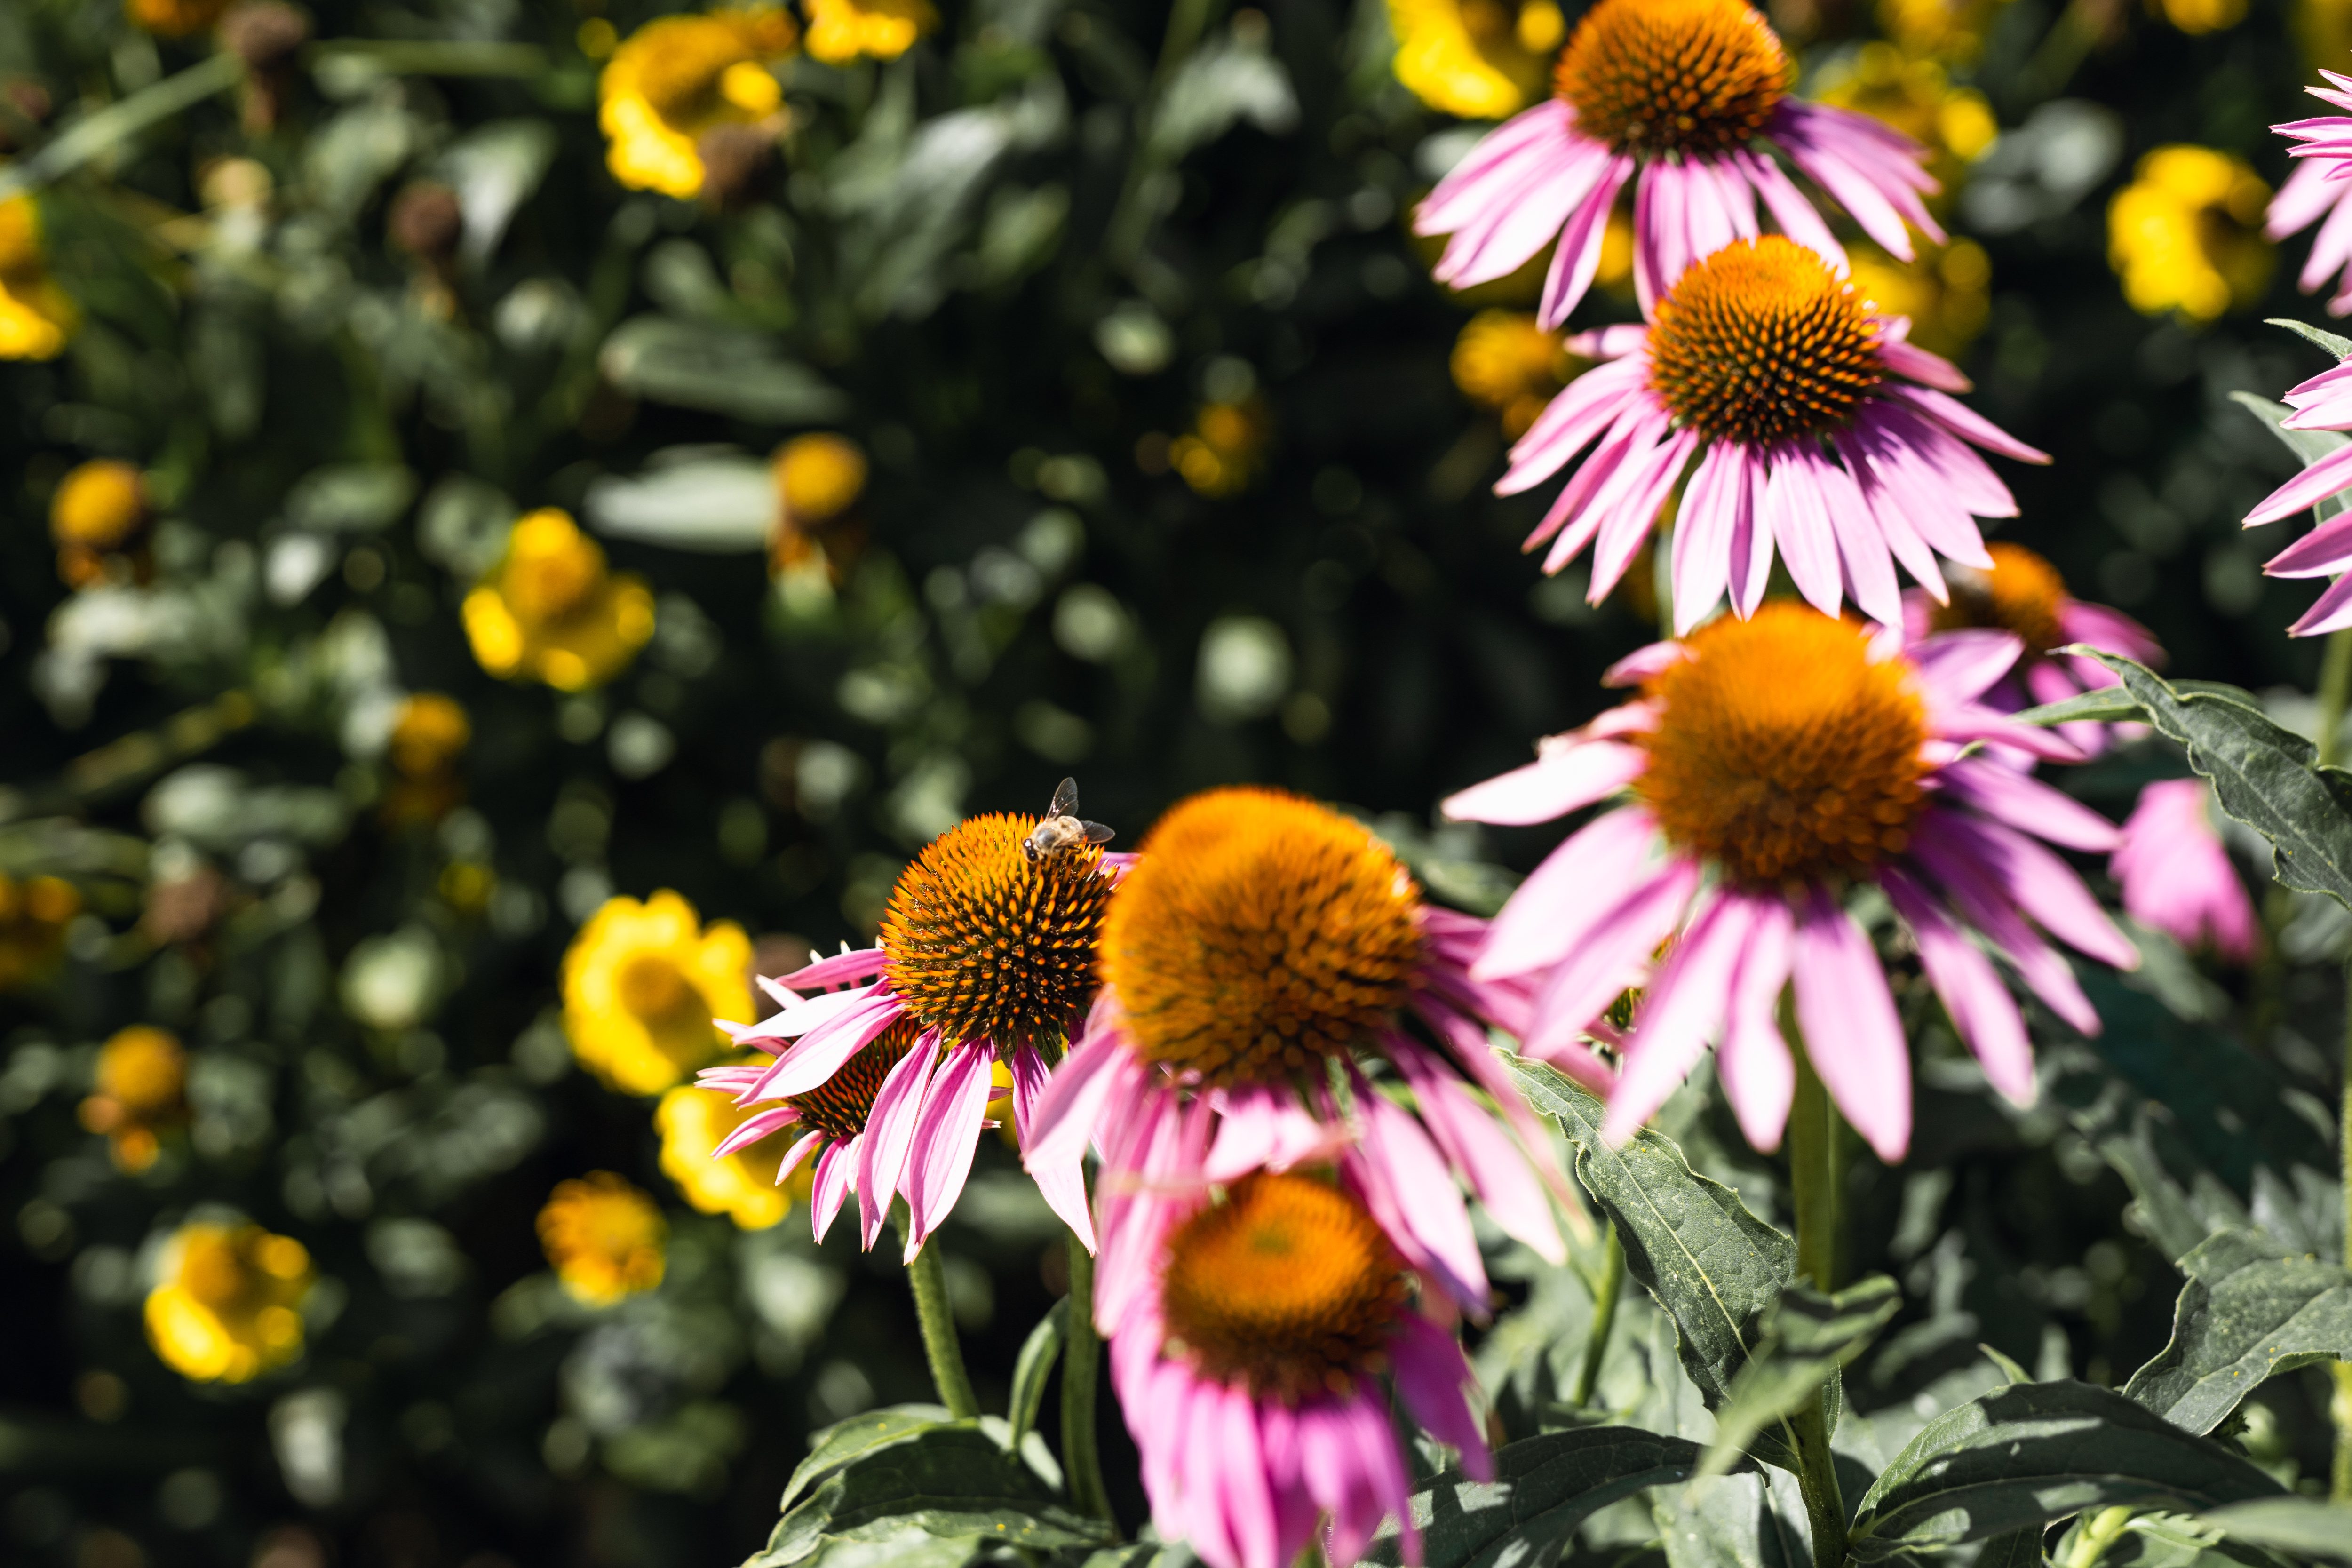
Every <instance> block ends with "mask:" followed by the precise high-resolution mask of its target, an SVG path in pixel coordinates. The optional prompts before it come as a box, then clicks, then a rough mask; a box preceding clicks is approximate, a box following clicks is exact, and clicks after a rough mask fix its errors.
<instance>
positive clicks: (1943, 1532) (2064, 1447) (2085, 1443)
mask: <svg viewBox="0 0 2352 1568" xmlns="http://www.w3.org/2000/svg"><path fill="white" fill-rule="evenodd" d="M2279 1490H2280V1488H2279V1484H2278V1483H2277V1482H2276V1481H2274V1480H2273V1479H2270V1477H2268V1476H2266V1475H2264V1474H2263V1472H2262V1471H2260V1470H2258V1469H2256V1468H2254V1467H2253V1466H2252V1465H2250V1464H2248V1463H2247V1462H2246V1461H2245V1460H2244V1459H2242V1458H2239V1457H2238V1456H2237V1455H2235V1454H2233V1453H2231V1451H2230V1450H2229V1449H2227V1448H2224V1447H2221V1445H2220V1444H2218V1443H2215V1442H2213V1441H2212V1440H2211V1439H2210V1438H2206V1437H2200V1436H2197V1435H2196V1434H2195V1433H2192V1432H2186V1431H2183V1430H2182V1429H2181V1428H2179V1427H2178V1426H2174V1425H2172V1424H2171V1423H2170V1422H2168V1421H2166V1420H2165V1419H2164V1418H2163V1417H2161V1416H2159V1415H2155V1414H2153V1413H2152V1412H2150V1411H2148V1410H2147V1409H2146V1408H2144V1407H2143V1406H2141V1405H2138V1404H2137V1403H2135V1402H2134V1401H2132V1400H2129V1399H2126V1398H2125V1397H2124V1396H2123V1395H2122V1394H2117V1393H2116V1392H2114V1391H2113V1390H2112V1389H2105V1388H2096V1387H2094V1386H2092V1385H2091V1384H2086V1383H2028V1384H2019V1385H2017V1386H2016V1387H2013V1388H2003V1389H1998V1390H1995V1391H1994V1392H1993V1393H1990V1394H1982V1395H1979V1397H1977V1398H1975V1399H1972V1400H1970V1401H1969V1402H1968V1403H1967V1404H1966V1405H1960V1406H1959V1407H1958V1408H1957V1409H1953V1410H1949V1411H1947V1412H1945V1413H1944V1414H1943V1415H1939V1416H1937V1418H1936V1419H1935V1420H1933V1421H1931V1422H1929V1423H1928V1424H1927V1426H1926V1427H1924V1428H1923V1429H1922V1430H1921V1431H1920V1433H1919V1435H1918V1436H1916V1437H1914V1438H1913V1439H1912V1440H1911V1442H1910V1444H1909V1446H1908V1447H1906V1448H1905V1449H1904V1450H1903V1452H1902V1453H1900V1454H1898V1455H1896V1456H1895V1459H1894V1462H1893V1463H1891V1464H1889V1465H1888V1466H1887V1467H1886V1470H1885V1474H1883V1475H1881V1476H1880V1477H1879V1478H1878V1480H1877V1482H1876V1484H1875V1485H1874V1486H1873V1487H1872V1488H1871V1489H1870V1490H1869V1491H1868V1492H1867V1493H1865V1494H1864V1497H1863V1500H1862V1502H1861V1504H1860V1506H1859V1507H1858V1508H1857V1509H1856V1510H1855V1512H1854V1520H1853V1541H1852V1546H1853V1556H1854V1558H1855V1560H1856V1561H1858V1562H1863V1563H1879V1562H1885V1560H1887V1559H1888V1558H1891V1557H1893V1556H1895V1555H1896V1554H1897V1553H1899V1552H1914V1551H1923V1550H1933V1549H1936V1548H1938V1547H1944V1546H1953V1545H1958V1543H1960V1542H1968V1541H1982V1540H1985V1539H1987V1538H1988V1537H1990V1536H1995V1535H2003V1534H2006V1533H2008V1532H2010V1531H2016V1530H2024V1529H2030V1528H2032V1527H2034V1526H2037V1525H2041V1524H2045V1523H2047V1522H2049V1521H2052V1520H2055V1519H2063V1518H2064V1517H2065V1516H2066V1515H2068V1514H2072V1513H2080V1512H2082V1511H2083V1510H2085V1509H2091V1508H2104V1507H2106V1506H2108V1505H2111V1504H2116V1503H2130V1504H2133V1505H2135V1506H2142V1507H2154V1506H2158V1505H2160V1504H2172V1505H2185V1506H2187V1507H2189V1508H2190V1509H2201V1508H2213V1507H2218V1506H2219V1505H2221V1504H2222V1503H2227V1502H2241V1501H2244V1500H2247V1499H2250V1498H2260V1497H2273V1496H2276V1495H2278V1493H2279Z"/></svg>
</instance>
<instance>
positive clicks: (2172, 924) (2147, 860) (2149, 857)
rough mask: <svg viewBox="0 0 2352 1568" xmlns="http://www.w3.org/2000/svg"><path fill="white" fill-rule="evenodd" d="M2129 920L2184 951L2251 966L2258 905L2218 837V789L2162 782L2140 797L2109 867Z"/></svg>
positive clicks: (2193, 783) (2183, 781) (2198, 782)
mask: <svg viewBox="0 0 2352 1568" xmlns="http://www.w3.org/2000/svg"><path fill="white" fill-rule="evenodd" d="M2108 865H2109V869H2110V870H2112V871H2113V872H2114V874H2115V879H2116V882H2118V883H2119V884H2121V886H2122V888H2123V895H2124V912H2125V913H2126V914H2127V915H2129V916H2131V918H2132V919H2134V920H2136V921H2138V922H2139V923H2140V924H2142V925H2144V926H2147V927H2149V928H2151V929H2152V930H2156V931H2163V932H2165V933H2166V934H2167V935H2168V936H2170V937H2171V938H2172V939H2173V940H2174V941H2176V942H2179V943H2180V945H2181V946H2183V947H2188V948H2196V947H2202V946H2205V945H2206V944H2208V943H2210V944H2211V945H2212V947H2213V948H2214V950H2215V951H2217V952H2220V953H2221V955H2222V956H2223V957H2225V958H2228V959H2230V960H2231V961H2232V962H2234V963H2252V961H2253V956H2254V948H2255V943H2256V941H2257V938H2256V935H2255V931H2256V927H2255V922H2254V907H2253V903H2252V900H2250V899H2248V898H2247V896H2246V886H2245V883H2244V882H2242V881H2241V880H2240V879H2239V877H2238V868H2237V867H2236V866H2234V865H2232V864H2231V860H2230V851H2229V849H2228V847H2226V846H2225V845H2224V844H2223V843H2222V841H2221V835H2220V834H2219V833H2217V832H2215V831H2214V829H2213V818H2212V786H2211V785H2210V784H2207V783H2206V782H2205V781H2204V780H2202V779H2193V778H2192V779H2164V780H2159V781H2158V783H2155V784H2149V785H2148V786H2147V788H2146V789H2143V790H2142V791H2140V795H2139V801H2138V804H2137V805H2136V806H2134V807H2133V810H2132V814H2131V816H2129V817H2128V818H2127V819H2126V821H2125V823H2124V829H2123V842H2122V844H2121V846H2120V847H2118V848H2117V849H2116V853H2115V858H2113V859H2112V860H2111V861H2110V862H2109V863H2108Z"/></svg>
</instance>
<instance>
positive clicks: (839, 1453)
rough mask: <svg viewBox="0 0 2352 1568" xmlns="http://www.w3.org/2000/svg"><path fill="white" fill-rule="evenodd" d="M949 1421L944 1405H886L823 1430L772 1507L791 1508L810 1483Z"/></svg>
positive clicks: (949, 1417) (812, 1441) (810, 1445)
mask: <svg viewBox="0 0 2352 1568" xmlns="http://www.w3.org/2000/svg"><path fill="white" fill-rule="evenodd" d="M953 1419H954V1417H953V1416H950V1415H949V1414H948V1413H947V1409H946V1407H945V1406H944V1405H885V1406H883V1407H882V1408H881V1409H879V1410H868V1411H866V1412H865V1413H864V1414H863V1415H853V1416H851V1417H850V1418H849V1419H848V1420H846V1421H841V1422H836V1423H835V1424H834V1425H833V1426H826V1427H824V1428H822V1429H820V1430H819V1431H818V1432H817V1433H816V1434H815V1435H814V1436H812V1437H811V1438H810V1439H809V1451H808V1458H804V1459H803V1460H802V1461H801V1462H800V1464H799V1465H798V1466H796V1467H795V1468H793V1479H791V1480H790V1481H788V1482H786V1483H785V1485H784V1498H783V1500H782V1502H780V1503H778V1504H777V1505H776V1506H777V1507H778V1508H780V1509H788V1508H790V1507H792V1506H793V1500H795V1499H797V1498H798V1497H799V1496H800V1495H801V1493H802V1491H803V1490H804V1489H806V1488H807V1487H808V1486H809V1485H810V1484H811V1483H813V1482H814V1481H815V1480H817V1479H819V1478H821V1477H823V1476H826V1475H830V1474H831V1473H832V1472H833V1471H835V1470H837V1469H839V1468H841V1467H842V1466H844V1465H845V1464H847V1463H849V1462H850V1461H851V1460H852V1459H855V1458H857V1457H858V1456H859V1455H860V1454H863V1453H866V1451H867V1450H869V1449H872V1448H878V1447H884V1446H885V1445H887V1444H891V1443H897V1442H901V1441H904V1440H905V1439H906V1438H908V1437H911V1436H914V1435H915V1434H917V1433H919V1432H924V1431H928V1430H929V1429H930V1428H931V1427H934V1426H945V1425H947V1424H948V1423H949V1422H950V1421H951V1420H953Z"/></svg>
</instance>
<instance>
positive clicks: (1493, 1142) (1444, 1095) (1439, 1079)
mask: <svg viewBox="0 0 2352 1568" xmlns="http://www.w3.org/2000/svg"><path fill="white" fill-rule="evenodd" d="M1386 1051H1387V1054H1388V1057H1389V1058H1390V1059H1391V1061H1393V1062H1395V1063H1396V1065H1397V1067H1398V1068H1399V1069H1400V1070H1402V1072H1403V1074H1404V1078H1405V1081H1406V1082H1407V1083H1409V1084H1411V1085H1412V1094H1413V1099H1414V1100H1415V1101H1416V1102H1417V1103H1418V1104H1419V1105H1420V1107H1421V1120H1422V1121H1423V1125H1425V1126H1426V1127H1427V1128H1428V1129H1429V1135H1430V1136H1431V1137H1432V1138H1433V1139H1435V1140H1436V1142H1437V1146H1438V1148H1439V1149H1441V1150H1442V1151H1444V1154H1445V1158H1446V1161H1447V1163H1450V1164H1452V1165H1453V1167H1454V1169H1455V1170H1457V1171H1459V1172H1461V1173H1462V1174H1463V1176H1464V1177H1465V1179H1466V1180H1467V1181H1468V1182H1469V1184H1470V1190H1471V1191H1472V1192H1473V1193H1475V1194H1477V1198H1478V1201H1479V1202H1480V1203H1481V1204H1484V1205H1486V1212H1487V1213H1488V1214H1490V1215H1494V1217H1495V1223H1496V1224H1497V1225H1499V1226H1502V1227H1503V1229H1504V1231H1505V1232H1506V1233H1507V1234H1508V1235H1510V1236H1511V1237H1514V1238H1515V1239H1517V1240H1518V1241H1521V1242H1524V1243H1525V1244H1526V1245H1527V1246H1528V1248H1529V1249H1530V1250H1531V1251H1533V1252H1534V1253H1535V1255H1536V1256H1537V1257H1538V1258H1542V1259H1543V1260H1544V1261H1545V1262H1547V1263H1552V1264H1561V1263H1566V1262H1567V1261H1568V1247H1567V1246H1566V1244H1565V1243H1563V1242H1562V1241H1561V1240H1560V1236H1559V1223H1558V1222H1557V1221H1555V1220H1554V1219H1553V1218H1552V1213H1551V1203H1550V1200H1549V1199H1548V1198H1547V1197H1546V1196H1545V1195H1544V1187H1543V1184H1542V1183H1541V1182H1540V1181H1538V1180H1537V1179H1536V1173H1535V1172H1534V1171H1533V1170H1532V1169H1530V1168H1529V1166H1528V1160H1527V1156H1526V1155H1525V1154H1523V1153H1521V1152H1519V1150H1518V1149H1517V1146H1515V1144H1514V1143H1513V1142H1512V1139H1511V1135H1510V1132H1509V1131H1508V1130H1507V1129H1506V1128H1505V1127H1503V1126H1502V1125H1501V1124H1500V1123H1499V1122H1498V1121H1496V1118H1495V1117H1494V1116H1492V1115H1491V1114H1489V1113H1488V1112H1487V1111H1486V1110H1483V1109H1481V1108H1480V1106H1479V1105H1478V1102H1477V1101H1476V1100H1473V1099H1472V1098H1471V1097H1470V1095H1469V1093H1468V1091H1466V1090H1465V1089H1464V1088H1463V1087H1462V1084H1461V1081H1460V1080H1459V1079H1455V1078H1454V1076H1453V1075H1452V1074H1450V1073H1448V1072H1446V1071H1445V1070H1444V1068H1440V1067H1439V1066H1438V1064H1437V1061H1436V1059H1435V1058H1433V1057H1431V1056H1429V1055H1428V1054H1427V1053H1426V1052H1424V1051H1423V1050H1422V1048H1421V1047H1418V1046H1416V1045H1414V1044H1413V1043H1412V1041H1410V1040H1408V1039H1406V1038H1404V1037H1402V1036H1401V1035H1392V1036H1391V1037H1390V1039H1389V1042H1388V1044H1387V1047H1386Z"/></svg>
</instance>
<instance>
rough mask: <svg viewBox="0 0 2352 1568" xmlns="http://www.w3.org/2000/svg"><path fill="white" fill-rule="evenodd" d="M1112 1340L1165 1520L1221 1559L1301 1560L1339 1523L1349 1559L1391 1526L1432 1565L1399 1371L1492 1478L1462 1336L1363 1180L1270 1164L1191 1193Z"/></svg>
mask: <svg viewBox="0 0 2352 1568" xmlns="http://www.w3.org/2000/svg"><path fill="white" fill-rule="evenodd" d="M1171 1210H1172V1213H1171V1218H1172V1220H1173V1222H1174V1223H1172V1224H1171V1226H1168V1227H1167V1228H1166V1230H1165V1231H1164V1232H1163V1233H1162V1239H1160V1244H1159V1245H1158V1246H1157V1247H1155V1249H1154V1252H1153V1254H1152V1256H1151V1257H1150V1259H1149V1260H1148V1264H1149V1267H1148V1268H1147V1269H1146V1271H1145V1278H1144V1279H1143V1281H1142V1284H1141V1289H1139V1290H1138V1291H1137V1292H1136V1293H1135V1295H1134V1296H1133V1298H1132V1305H1131V1307H1130V1309H1129V1311H1128V1313H1127V1314H1126V1316H1125V1317H1124V1318H1122V1319H1121V1320H1120V1321H1119V1323H1118V1327H1117V1329H1116V1331H1114V1332H1113V1333H1112V1334H1111V1337H1110V1366H1111V1381H1112V1384H1113V1385H1114V1386H1115V1387H1116V1388H1117V1389H1118V1397H1119V1404H1120V1406H1121V1408H1123V1409H1124V1410H1125V1411H1126V1413H1127V1424H1128V1430H1129V1432H1130V1433H1132V1434H1133V1435H1134V1436H1135V1445H1136V1447H1137V1449H1138V1451H1139V1454H1140V1456H1141V1458H1142V1461H1143V1481H1144V1488H1145V1490H1146V1491H1147V1492H1148V1493H1149V1494H1150V1499H1151V1514H1152V1521H1153V1523H1154V1524H1155V1525H1156V1526H1157V1527H1158V1529H1159V1531H1160V1535H1161V1536H1162V1538H1164V1539H1167V1540H1174V1541H1182V1542H1186V1543H1187V1544H1189V1545H1190V1546H1191V1547H1192V1550H1193V1551H1194V1552H1198V1553H1199V1554H1200V1555H1201V1557H1202V1560H1203V1561H1205V1562H1207V1563H1210V1564H1211V1565H1212V1568H1286V1564H1289V1563H1297V1562H1298V1561H1301V1558H1300V1553H1301V1552H1303V1551H1305V1550H1306V1548H1307V1546H1308V1545H1309V1543H1310V1542H1314V1541H1315V1539H1316V1536H1317V1534H1318V1530H1317V1526H1318V1522H1320V1523H1322V1525H1323V1530H1322V1531H1321V1533H1322V1537H1323V1540H1322V1544H1323V1546H1324V1550H1325V1552H1327V1553H1328V1561H1329V1562H1331V1563H1335V1564H1338V1565H1339V1568H1348V1565H1349V1564H1352V1563H1355V1562H1356V1561H1357V1560H1358V1559H1359V1558H1360V1557H1361V1556H1362V1555H1363V1553H1364V1549H1365V1548H1366V1547H1367V1546H1368V1545H1369V1544H1370V1542H1371V1539H1372V1535H1373V1533H1374V1531H1377V1530H1378V1529H1379V1528H1380V1525H1381V1521H1382V1520H1383V1519H1384V1518H1387V1517H1389V1516H1391V1515H1393V1516H1395V1517H1396V1518H1397V1519H1398V1521H1400V1524H1401V1527H1402V1536H1403V1545H1404V1555H1405V1558H1406V1561H1408V1562H1418V1561H1420V1558H1421V1551H1420V1546H1421V1540H1420V1532H1419V1531H1417V1530H1415V1529H1414V1528H1413V1524H1412V1515H1411V1512H1410V1509H1409V1502H1410V1497H1411V1493H1412V1480H1411V1479H1410V1478H1411V1472H1410V1471H1409V1470H1408V1469H1407V1468H1406V1464H1405V1456H1404V1454H1403V1452H1402V1449H1401V1448H1400V1447H1399V1445H1398V1442H1397V1433H1396V1426H1395V1424H1394V1422H1393V1420H1392V1419H1391V1415H1390V1401H1389V1394H1388V1391H1387V1389H1386V1388H1384V1387H1383V1386H1382V1374H1383V1373H1385V1374H1386V1377H1387V1378H1388V1380H1389V1381H1391V1382H1392V1383H1393V1384H1394V1385H1395V1390H1396V1393H1397V1394H1398V1395H1399V1396H1400V1397H1401V1398H1402V1402H1403V1404H1404V1406H1405V1408H1406V1409H1407V1410H1408V1411H1410V1412H1411V1413H1412V1416H1413V1418H1414V1419H1415V1420H1416V1421H1418V1422H1419V1423H1420V1424H1421V1426H1423V1428H1424V1429H1426V1430H1427V1431H1428V1432H1429V1433H1430V1435H1431V1436H1434V1437H1436V1438H1437V1439H1438V1440H1439V1441H1441V1442H1444V1443H1448V1444H1451V1445H1453V1446H1454V1447H1457V1448H1459V1449H1460V1450H1461V1453H1462V1467H1463V1468H1464V1470H1465V1471H1466V1472H1467V1473H1468V1474H1469V1475H1470V1476H1472V1477H1473V1478H1475V1479H1480V1480H1485V1479H1491V1476H1492V1466H1491V1464H1490V1463H1489V1460H1488V1458H1487V1454H1486V1443H1485V1441H1484V1440H1483V1438H1482V1437H1481V1436H1480V1432H1479V1427H1478V1422H1477V1419H1476V1417H1475V1415H1474V1414H1473V1412H1472V1410H1471V1407H1470V1403H1469V1400H1468V1398H1467V1397H1466V1395H1465V1389H1466V1387H1467V1386H1468V1385H1469V1384H1470V1382H1471V1373H1470V1368H1469V1365H1468V1364H1467V1363H1465V1361H1464V1360H1463V1357H1462V1352H1461V1349H1460V1347H1459V1346H1457V1345H1456V1344H1455V1343H1454V1336H1453V1334H1452V1333H1451V1332H1450V1331H1448V1330H1446V1329H1445V1328H1443V1327H1440V1326H1439V1325H1438V1324H1437V1323H1435V1322H1433V1321H1430V1320H1429V1319H1428V1318H1426V1317H1424V1316H1423V1314H1422V1312H1421V1311H1420V1310H1417V1309H1416V1307H1415V1306H1414V1304H1413V1300H1412V1295H1413V1282H1412V1271H1411V1270H1410V1269H1409V1268H1407V1266H1406V1262H1405V1259H1404V1257H1403V1255H1402V1253H1403V1247H1402V1246H1401V1245H1400V1241H1401V1238H1399V1237H1396V1236H1395V1235H1394V1234H1393V1233H1392V1232H1391V1231H1390V1230H1389V1229H1388V1228H1387V1227H1386V1226H1383V1225H1382V1223H1381V1221H1380V1220H1379V1219H1378V1218H1376V1217H1375V1216H1374V1214H1373V1211H1372V1209H1371V1208H1370V1206H1368V1205H1366V1204H1365V1203H1364V1202H1363V1201H1362V1200H1361V1197H1360V1194H1356V1193H1354V1192H1351V1191H1350V1190H1349V1184H1348V1183H1347V1182H1346V1180H1345V1177H1344V1175H1342V1176H1341V1177H1340V1179H1339V1180H1338V1181H1336V1182H1334V1181H1331V1180H1324V1179H1318V1178H1317V1177H1315V1176H1310V1175H1307V1174H1305V1173H1300V1172H1291V1173H1275V1172H1268V1171H1256V1172H1251V1173H1245V1174H1243V1175H1241V1176H1239V1177H1238V1178H1237V1179H1235V1180H1234V1181H1233V1182H1232V1184H1230V1185H1229V1186H1227V1187H1225V1189H1224V1191H1223V1194H1222V1196H1221V1197H1219V1198H1218V1199H1217V1200H1215V1201H1212V1199H1211V1196H1210V1194H1208V1193H1207V1192H1206V1191H1197V1192H1194V1193H1192V1194H1187V1195H1186V1196H1184V1197H1183V1198H1181V1199H1180V1200H1178V1201H1177V1202H1176V1203H1175V1204H1173V1205H1171Z"/></svg>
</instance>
